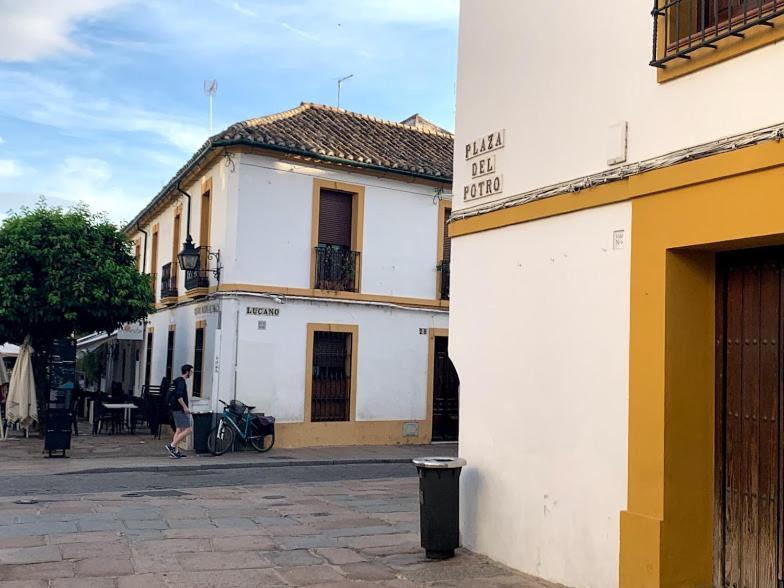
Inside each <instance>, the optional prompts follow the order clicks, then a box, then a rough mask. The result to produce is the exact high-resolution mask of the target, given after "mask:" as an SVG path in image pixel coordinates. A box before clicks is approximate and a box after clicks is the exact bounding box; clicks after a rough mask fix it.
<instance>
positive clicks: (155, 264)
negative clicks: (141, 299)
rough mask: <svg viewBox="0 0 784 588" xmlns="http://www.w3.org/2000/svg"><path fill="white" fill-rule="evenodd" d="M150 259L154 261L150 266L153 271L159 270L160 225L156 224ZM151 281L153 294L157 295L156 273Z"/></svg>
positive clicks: (153, 229)
mask: <svg viewBox="0 0 784 588" xmlns="http://www.w3.org/2000/svg"><path fill="white" fill-rule="evenodd" d="M150 261H151V262H152V263H151V265H150V267H151V268H152V270H153V271H156V272H157V271H158V225H155V226H154V227H153V228H152V253H151V259H150ZM151 281H152V293H153V296H155V294H156V286H157V284H156V276H155V274H153V277H152V280H151Z"/></svg>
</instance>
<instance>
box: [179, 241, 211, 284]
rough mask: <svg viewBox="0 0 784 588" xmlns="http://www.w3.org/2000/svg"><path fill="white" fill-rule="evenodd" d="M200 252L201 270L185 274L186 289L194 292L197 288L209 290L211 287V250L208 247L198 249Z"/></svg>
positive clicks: (203, 246)
mask: <svg viewBox="0 0 784 588" xmlns="http://www.w3.org/2000/svg"><path fill="white" fill-rule="evenodd" d="M196 249H198V250H199V260H200V261H199V269H195V270H189V271H186V272H185V289H186V290H193V289H195V288H209V287H210V273H211V271H210V270H208V269H207V268H208V265H209V255H210V248H209V247H208V246H206V245H202V246H201V247H197V248H196Z"/></svg>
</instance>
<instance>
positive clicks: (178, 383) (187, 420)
mask: <svg viewBox="0 0 784 588" xmlns="http://www.w3.org/2000/svg"><path fill="white" fill-rule="evenodd" d="M192 372H193V366H192V365H190V364H189V363H186V364H185V365H183V366H182V368H180V373H181V374H182V375H181V376H179V377H178V378H175V379H174V382H172V387H171V389H170V390H169V398H168V402H169V410H170V411H171V415H172V420H174V437H172V440H171V443H167V444H166V445H165V447H166V451H168V452H169V455H170V456H171V457H173V458H176V459H180V458H182V457H186V455H185V454H184V453H182V452H181V451H180V449H179V447H178V445H179V444H180V443H181V442H182V440H183V439H185V438H186V437H187V436H188V435H190V434H191V430H192V429H193V421H192V420H191V409H190V408H188V384H187V383H186V382H185V380H187V379H188V378H190V377H191V373H192Z"/></svg>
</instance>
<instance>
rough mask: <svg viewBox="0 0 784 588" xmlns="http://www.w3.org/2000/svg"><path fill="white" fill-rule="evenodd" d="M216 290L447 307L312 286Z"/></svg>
mask: <svg viewBox="0 0 784 588" xmlns="http://www.w3.org/2000/svg"><path fill="white" fill-rule="evenodd" d="M218 292H253V293H264V294H279V295H283V296H308V297H312V298H325V299H330V300H359V301H363V302H385V303H389V304H398V305H400V306H411V307H415V308H438V309H444V310H448V309H449V301H448V300H433V299H430V298H409V297H405V296H387V295H385V294H362V293H359V292H335V291H334V290H316V289H313V288H288V287H285V286H264V285H260V284H220V285H219V286H218Z"/></svg>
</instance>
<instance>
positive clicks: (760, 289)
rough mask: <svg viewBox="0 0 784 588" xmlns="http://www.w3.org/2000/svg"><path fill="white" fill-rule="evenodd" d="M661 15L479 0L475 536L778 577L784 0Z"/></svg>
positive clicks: (671, 7) (559, 554)
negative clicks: (783, 39) (779, 247)
mask: <svg viewBox="0 0 784 588" xmlns="http://www.w3.org/2000/svg"><path fill="white" fill-rule="evenodd" d="M653 4H654V3H653V2H651V1H650V0H625V1H623V2H575V1H574V0H550V1H548V2H521V1H518V0H486V1H481V2H480V1H478V0H473V1H472V0H463V2H462V6H461V9H462V12H461V20H460V48H459V57H458V59H459V67H458V89H457V119H456V135H455V144H456V154H455V172H454V182H455V199H454V212H453V215H452V217H453V219H452V221H451V222H450V231H449V232H450V235H451V236H452V253H453V259H452V273H453V275H454V277H453V280H452V292H451V293H452V297H451V304H452V307H451V317H450V342H449V352H450V356H451V357H452V359H453V360H454V362H455V364H456V365H457V366H459V368H460V377H461V399H460V410H461V413H462V414H463V415H469V414H470V415H471V416H470V418H467V419H464V420H463V422H461V430H460V454H461V455H462V456H463V457H465V458H466V459H467V460H468V464H469V467H468V468H467V469H466V470H465V471H464V472H463V477H462V490H463V492H462V500H463V501H462V531H463V541H464V544H465V545H466V546H467V547H469V548H471V549H473V550H476V551H479V552H481V553H485V554H488V555H489V556H491V557H493V558H495V559H497V560H500V561H502V562H504V563H506V564H508V565H510V566H512V567H514V568H517V569H520V570H523V571H525V572H528V573H531V574H535V575H538V576H541V577H544V578H546V579H549V580H554V581H558V582H562V583H564V584H566V585H569V586H575V587H578V586H579V587H583V586H586V587H587V586H590V587H595V588H607V587H610V586H617V585H621V586H624V587H628V588H647V587H653V586H656V587H659V586H666V587H706V586H714V585H715V586H744V587H749V588H756V587H763V586H764V587H771V588H773V587H778V586H781V585H782V584H781V582H782V580H784V555H782V554H784V548H783V547H782V543H783V542H784V539H783V537H784V532H782V526H781V521H782V520H784V514H783V513H782V490H781V488H782V468H781V465H780V464H781V463H782V462H781V461H780V460H781V458H782V455H781V453H782V449H781V447H782V439H783V438H784V437H782V430H781V416H780V415H781V412H780V410H781V408H782V404H783V402H782V393H784V390H782V385H781V378H780V373H779V368H780V366H781V365H784V360H782V349H784V348H782V346H781V335H780V334H777V333H780V332H781V331H780V329H781V328H782V316H784V313H782V308H781V298H780V293H781V291H782V290H781V277H782V272H781V267H782V265H784V263H783V259H782V257H783V254H782V250H781V249H776V248H773V249H771V248H770V247H771V246H779V245H781V244H782V243H784V214H783V213H784V199H782V197H781V186H782V181H784V143H781V142H780V139H781V138H782V136H784V125H782V123H784V100H782V99H783V98H784V77H782V76H781V75H780V74H781V72H782V70H783V68H784V44H782V43H780V42H777V41H780V40H781V39H782V38H783V37H784V21H783V20H782V19H784V16H782V15H784V3H781V2H778V3H776V2H767V1H766V2H760V1H759V0H747V1H744V0H704V1H703V0H668V1H667V2H665V1H664V0H659V2H658V4H657V9H656V10H655V11H654V13H653V15H652V13H651V7H652V5H653ZM652 40H653V41H652ZM728 252H732V253H728ZM736 345H737V347H736Z"/></svg>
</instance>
